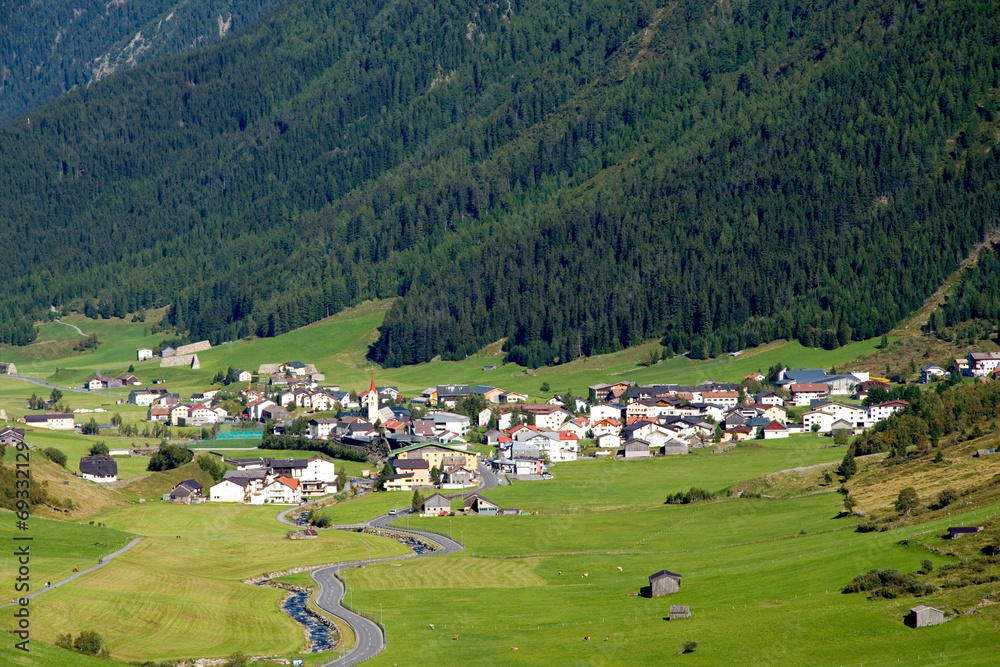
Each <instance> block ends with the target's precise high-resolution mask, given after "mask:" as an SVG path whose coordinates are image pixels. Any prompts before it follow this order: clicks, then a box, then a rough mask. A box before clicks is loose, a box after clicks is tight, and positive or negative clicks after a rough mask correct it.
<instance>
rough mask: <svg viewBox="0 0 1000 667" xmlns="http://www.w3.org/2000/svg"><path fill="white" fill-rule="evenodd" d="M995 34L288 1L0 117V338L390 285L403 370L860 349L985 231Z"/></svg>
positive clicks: (717, 9) (917, 11)
mask: <svg viewBox="0 0 1000 667" xmlns="http://www.w3.org/2000/svg"><path fill="white" fill-rule="evenodd" d="M998 34H1000V30H998V29H997V17H996V8H994V7H990V6H976V7H973V8H969V7H968V6H967V5H966V4H963V3H959V2H951V1H941V2H928V3H924V4H922V5H916V4H913V5H907V6H904V7H899V6H897V5H896V4H894V3H890V2H887V1H880V0H868V1H867V2H860V3H846V2H807V3H803V4H799V5H794V6H793V5H789V4H787V3H783V2H778V1H771V2H755V3H741V2H737V3H717V4H707V3H700V2H693V1H691V2H676V3H670V4H668V5H667V6H664V7H657V6H656V5H655V4H654V3H653V2H640V3H624V2H620V3H619V2H613V3H599V2H579V3H570V4H566V3H557V2H554V1H552V2H533V3H514V2H512V3H511V4H510V5H508V6H506V7H502V6H496V5H492V4H480V3H475V2H461V1H457V0H455V1H452V2H445V3H439V4H437V5H433V6H423V5H418V4H416V3H411V2H402V1H399V0H386V1H385V2H381V3H375V4H372V3H361V2H338V3H334V2H330V1H329V0H292V1H291V2H289V3H288V4H287V5H286V6H284V7H282V8H281V9H280V10H279V11H277V12H276V13H275V14H274V15H272V16H271V17H269V18H268V19H267V20H266V21H262V22H260V23H258V24H257V25H255V26H253V27H252V28H250V29H248V30H247V31H245V32H244V33H242V34H240V35H236V36H234V37H231V38H227V39H224V40H222V41H220V42H219V43H217V44H214V45H211V46H209V47H206V48H204V49H200V50H198V51H196V52H193V53H191V54H189V55H184V56H179V57H171V58H167V59H164V60H161V61H157V62H155V63H152V64H148V65H145V66H140V67H139V68H137V70H135V71H133V72H130V73H128V74H126V75H123V76H119V77H114V78H113V79H106V80H104V81H101V82H100V83H99V84H98V85H95V86H93V87H91V88H90V89H89V90H86V91H74V92H73V93H70V94H69V95H67V96H66V97H65V98H64V99H62V100H60V101H59V102H58V103H56V104H53V105H51V106H50V107H48V108H46V109H45V110H44V112H42V113H41V114H40V115H36V114H33V116H35V117H34V118H33V119H32V123H31V124H30V125H28V124H27V123H26V122H24V123H22V122H19V123H17V124H16V125H13V126H10V127H8V128H6V130H5V131H4V133H3V136H0V146H2V147H3V148H0V151H3V153H2V154H0V174H2V175H3V178H2V179H0V210H3V211H5V213H4V216H3V218H0V233H3V234H4V235H5V236H7V235H8V234H10V235H11V236H7V237H8V238H18V239H23V244H22V245H20V246H19V251H20V252H19V253H18V255H17V257H16V258H15V260H14V261H15V263H16V266H15V267H14V268H15V271H14V275H16V276H22V277H21V278H15V279H13V280H11V281H10V282H9V283H8V284H7V285H5V286H4V287H3V288H0V320H2V321H3V322H4V325H2V326H0V339H3V340H7V341H12V342H24V341H25V339H26V338H30V332H27V331H26V329H25V326H26V325H25V324H24V323H25V322H26V321H27V319H28V318H30V317H31V316H33V315H37V314H38V312H39V311H40V308H41V307H43V306H44V305H46V304H48V303H57V304H71V303H79V301H80V300H81V299H87V298H93V297H95V296H97V297H100V308H101V309H102V310H104V311H105V312H106V313H108V314H113V313H123V312H125V311H131V310H135V309H138V308H141V307H152V306H156V305H163V304H165V303H168V302H171V303H173V304H174V306H175V307H174V308H173V309H172V310H171V314H170V318H171V321H172V322H173V323H175V324H176V325H177V326H178V327H180V328H182V329H186V330H190V332H191V334H192V335H193V336H195V337H207V338H211V339H213V340H216V341H218V340H226V339H229V338H233V337H238V336H243V335H247V334H252V333H256V334H259V335H274V334H276V333H281V332H282V331H285V330H288V329H289V328H292V327H296V326H300V325H302V324H305V323H307V322H309V321H312V320H315V319H318V318H320V317H323V316H325V315H327V314H329V313H331V312H335V311H337V310H339V309H340V308H342V307H343V306H344V305H346V304H350V303H354V302H357V301H359V300H361V299H365V298H372V297H386V296H392V295H397V294H398V295H400V296H402V297H403V298H402V299H401V300H400V301H399V302H398V304H397V305H396V306H394V307H393V309H392V311H391V312H390V313H389V315H388V317H387V318H386V320H385V323H384V324H383V326H382V328H381V338H380V340H379V341H378V342H377V343H376V344H375V345H374V346H373V348H372V351H371V354H372V356H373V358H375V359H377V360H379V361H381V362H383V363H387V364H390V365H398V364H401V363H412V362H415V361H422V360H426V359H429V358H430V357H432V356H434V355H436V354H442V355H443V356H445V358H456V357H461V356H463V355H465V354H467V353H469V352H471V351H473V350H475V349H478V348H479V347H481V346H482V345H483V344H485V343H487V342H491V341H495V340H498V339H500V338H503V337H507V338H508V346H509V348H510V351H511V357H512V358H513V359H514V360H516V361H519V362H520V363H523V364H525V365H532V366H533V365H538V364H546V363H553V362H556V361H565V360H567V359H571V358H574V357H576V356H578V355H580V354H593V353H600V352H606V351H612V350H615V349H619V348H620V347H621V346H623V345H627V344H630V343H634V342H636V341H639V340H642V339H647V338H649V337H653V336H660V335H664V332H666V334H665V339H664V343H665V344H666V345H667V346H668V347H669V348H670V349H671V350H673V351H677V352H679V351H684V350H690V351H691V354H692V356H695V357H703V356H706V355H713V354H718V353H721V352H723V351H725V350H727V349H739V348H741V347H743V346H746V345H752V344H756V343H758V342H764V341H767V340H772V339H775V338H779V337H795V338H798V339H799V340H801V341H802V342H803V343H805V344H809V345H822V346H824V347H836V346H837V345H841V344H843V343H845V342H847V341H848V340H851V339H861V338H868V337H871V336H873V335H877V334H878V333H881V332H884V331H886V330H888V329H889V328H891V326H892V325H893V324H894V323H895V322H897V321H898V320H899V319H901V318H902V317H903V316H904V315H905V314H906V313H907V312H908V311H910V310H912V309H914V308H916V307H917V306H919V304H920V303H921V301H922V300H923V298H924V297H926V295H927V294H929V293H930V292H932V291H933V290H934V288H935V287H936V286H937V285H938V284H939V283H940V281H941V280H942V279H943V278H944V276H946V275H947V274H948V273H949V272H950V271H951V270H952V269H953V268H954V267H955V265H956V264H957V261H958V259H959V258H961V257H962V256H964V255H965V253H966V252H967V251H968V249H969V248H971V247H972V246H973V245H974V244H975V243H976V242H977V241H978V240H979V239H980V238H981V237H982V235H983V233H984V231H985V229H986V227H987V222H986V221H988V220H989V218H990V216H992V215H993V214H994V213H995V211H996V208H997V206H996V204H997V202H998V191H997V190H998V186H997V185H996V183H997V179H996V177H995V176H996V172H997V171H998V165H997V162H996V155H995V152H994V151H992V150H991V147H992V145H993V144H994V143H995V134H994V132H993V129H994V128H993V125H992V123H993V120H992V118H993V114H994V113H995V109H996V101H997V99H996V93H997V91H996V83H997V81H996V79H997V74H996V62H995V58H994V57H993V55H992V52H993V50H994V49H993V47H992V46H991V44H995V43H996V41H997V35H998ZM934 45H937V46H934ZM938 47H940V48H938ZM7 147H10V148H9V149H8V148H7ZM55 221H58V224H56V222H55ZM3 327H6V328H7V329H8V333H7V334H5V332H4V328H3ZM5 335H6V336H7V337H6V338H4V336H5Z"/></svg>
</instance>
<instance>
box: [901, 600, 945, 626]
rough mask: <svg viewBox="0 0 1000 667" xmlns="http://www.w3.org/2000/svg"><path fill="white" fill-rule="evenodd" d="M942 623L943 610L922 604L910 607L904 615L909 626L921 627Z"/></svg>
mask: <svg viewBox="0 0 1000 667" xmlns="http://www.w3.org/2000/svg"><path fill="white" fill-rule="evenodd" d="M942 623H944V612H942V611H941V610H940V609H936V608H934V607H928V606H927V605H923V604H922V605H918V606H916V607H912V608H911V609H910V613H909V614H907V615H906V624H907V625H908V626H910V627H911V628H923V627H926V626H928V625H941V624H942Z"/></svg>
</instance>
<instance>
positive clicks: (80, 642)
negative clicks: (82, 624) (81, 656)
mask: <svg viewBox="0 0 1000 667" xmlns="http://www.w3.org/2000/svg"><path fill="white" fill-rule="evenodd" d="M103 643H104V641H103V640H102V639H101V635H99V634H97V633H96V632H94V631H93V630H84V631H83V632H81V633H80V636H78V637H77V638H76V640H75V641H74V642H73V648H75V649H76V650H77V651H79V652H80V653H86V654H87V655H97V654H98V653H100V652H101V646H102V645H103Z"/></svg>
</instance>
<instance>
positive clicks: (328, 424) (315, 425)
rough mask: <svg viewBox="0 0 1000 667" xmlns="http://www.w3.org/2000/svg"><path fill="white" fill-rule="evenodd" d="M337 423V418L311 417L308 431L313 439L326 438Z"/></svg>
mask: <svg viewBox="0 0 1000 667" xmlns="http://www.w3.org/2000/svg"><path fill="white" fill-rule="evenodd" d="M336 425H337V420H336V419H310V420H309V426H308V431H307V433H308V435H309V437H310V438H312V439H313V440H326V439H327V438H329V437H330V432H331V431H333V429H334V427H336Z"/></svg>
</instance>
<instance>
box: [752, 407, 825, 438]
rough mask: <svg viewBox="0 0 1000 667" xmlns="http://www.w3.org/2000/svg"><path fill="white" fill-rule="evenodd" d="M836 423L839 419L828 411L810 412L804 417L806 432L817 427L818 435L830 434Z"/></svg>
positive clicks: (803, 423) (803, 422)
mask: <svg viewBox="0 0 1000 667" xmlns="http://www.w3.org/2000/svg"><path fill="white" fill-rule="evenodd" d="M835 421H838V417H837V416H836V415H834V414H833V413H832V412H827V411H826V410H810V411H809V412H807V413H805V414H803V415H802V425H803V426H805V427H806V430H808V431H811V430H813V426H815V427H816V432H817V433H829V432H830V429H831V428H832V427H833V422H835ZM765 437H766V433H765Z"/></svg>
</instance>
